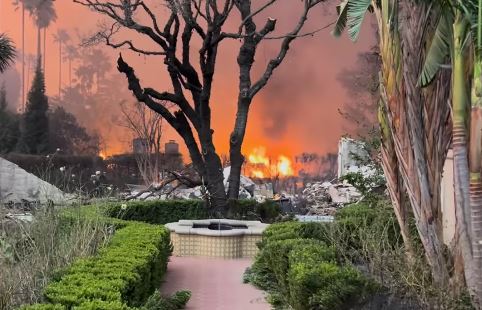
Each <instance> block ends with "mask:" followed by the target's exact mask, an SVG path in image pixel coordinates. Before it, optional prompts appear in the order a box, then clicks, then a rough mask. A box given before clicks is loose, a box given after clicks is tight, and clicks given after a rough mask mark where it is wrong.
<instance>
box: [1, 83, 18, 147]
mask: <svg viewBox="0 0 482 310" xmlns="http://www.w3.org/2000/svg"><path fill="white" fill-rule="evenodd" d="M7 107H8V102H7V90H6V88H5V83H3V84H2V88H0V154H5V153H10V152H12V151H14V150H15V147H16V145H17V141H18V136H19V126H18V125H19V122H18V116H17V115H16V114H14V113H12V112H10V111H8V110H7Z"/></svg>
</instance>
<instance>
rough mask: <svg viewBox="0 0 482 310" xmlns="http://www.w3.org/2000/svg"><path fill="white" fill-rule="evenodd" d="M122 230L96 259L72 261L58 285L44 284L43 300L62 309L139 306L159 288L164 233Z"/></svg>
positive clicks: (134, 227) (133, 226)
mask: <svg viewBox="0 0 482 310" xmlns="http://www.w3.org/2000/svg"><path fill="white" fill-rule="evenodd" d="M87 214H89V213H87ZM123 225H125V227H123V228H121V229H119V230H118V231H117V232H116V233H115V235H114V237H113V238H112V240H111V242H110V244H109V245H108V246H107V247H106V248H104V249H101V250H100V251H99V254H98V255H97V256H94V257H90V258H86V259H81V260H78V261H76V262H75V263H74V264H73V265H72V266H71V267H70V268H69V269H68V270H67V271H66V272H65V274H64V275H63V276H62V277H61V278H60V279H59V280H58V281H54V282H52V283H51V284H49V285H48V286H47V288H46V289H45V292H44V294H45V298H46V300H47V301H48V302H50V303H52V304H53V305H61V306H64V307H65V308H66V309H71V308H72V307H73V308H74V309H86V310H87V309H106V310H107V309H114V310H116V309H128V308H129V307H130V306H140V305H142V303H143V301H144V300H146V299H147V298H148V297H149V295H150V294H151V293H152V292H153V291H154V290H155V289H156V288H157V287H159V285H160V282H161V278H162V276H163V275H164V273H165V271H166V269H167V261H168V257H169V255H170V253H171V247H170V244H169V232H168V231H167V230H166V229H165V228H163V227H160V226H153V225H149V224H143V223H134V222H131V223H123ZM38 307H40V308H38ZM42 307H44V306H39V305H33V306H30V307H26V308H25V309H28V310H31V309H43V308H42ZM45 307H47V308H45V309H57V308H54V307H57V306H52V308H48V307H49V306H47V305H45ZM59 309H61V308H59Z"/></svg>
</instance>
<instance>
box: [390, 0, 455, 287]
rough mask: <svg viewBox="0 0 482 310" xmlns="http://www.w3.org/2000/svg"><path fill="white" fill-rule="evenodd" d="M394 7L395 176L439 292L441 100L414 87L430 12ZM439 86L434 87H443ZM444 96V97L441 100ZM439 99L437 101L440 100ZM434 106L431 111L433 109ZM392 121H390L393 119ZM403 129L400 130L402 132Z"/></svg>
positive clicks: (423, 6) (445, 137) (443, 266)
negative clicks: (400, 97) (398, 73)
mask: <svg viewBox="0 0 482 310" xmlns="http://www.w3.org/2000/svg"><path fill="white" fill-rule="evenodd" d="M397 3H399V5H400V15H399V25H400V42H401V59H402V73H403V90H404V99H405V100H404V102H403V103H402V107H400V109H403V111H402V112H403V113H404V114H401V115H399V116H400V118H399V119H398V121H399V122H400V123H401V124H400V125H399V126H400V127H401V129H403V130H404V131H405V132H402V134H401V135H400V138H399V141H395V142H396V143H397V144H398V145H396V151H397V156H398V158H399V162H400V164H401V165H402V167H401V169H400V171H401V173H402V176H403V179H404V185H405V187H406V189H407V192H408V197H409V199H410V202H411V205H412V210H413V214H414V217H415V221H416V223H417V230H418V233H419V235H420V239H421V241H422V244H423V247H424V249H425V256H426V259H427V262H428V263H429V265H430V267H431V268H432V277H433V281H434V282H435V283H436V284H437V285H438V286H439V287H441V288H442V287H447V285H448V284H449V269H448V265H447V262H446V260H445V257H444V244H443V241H442V240H443V237H442V231H443V230H442V225H441V223H442V221H441V212H440V195H439V192H440V191H439V187H440V174H441V171H442V167H443V162H444V159H445V156H446V153H447V145H448V141H449V133H446V132H445V127H444V124H445V123H446V118H445V112H447V111H448V109H447V107H446V101H445V100H446V96H445V100H440V97H441V94H445V93H444V91H445V89H443V87H439V81H437V83H435V84H434V87H433V88H431V89H428V90H426V91H424V92H422V90H421V89H420V87H419V86H418V78H419V72H421V69H422V65H423V63H422V57H421V56H422V55H423V53H424V52H425V49H426V42H427V39H428V38H427V34H428V31H430V29H432V28H433V25H431V24H427V17H426V16H427V15H428V13H429V10H430V6H429V5H428V4H427V3H425V2H423V1H415V0H407V1H402V2H398V1H397ZM443 82H444V81H440V83H443ZM445 95H446V94H445ZM442 97H443V96H442ZM434 106H437V109H434V108H433V107H434ZM394 119H395V118H394ZM404 127H405V128H404Z"/></svg>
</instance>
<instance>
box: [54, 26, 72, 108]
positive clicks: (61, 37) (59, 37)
mask: <svg viewBox="0 0 482 310" xmlns="http://www.w3.org/2000/svg"><path fill="white" fill-rule="evenodd" d="M69 40H70V36H69V34H68V32H67V31H65V30H64V29H58V30H57V33H56V34H54V42H56V43H58V44H59V100H60V99H62V98H61V96H62V45H63V44H64V43H67V42H68V41H69Z"/></svg>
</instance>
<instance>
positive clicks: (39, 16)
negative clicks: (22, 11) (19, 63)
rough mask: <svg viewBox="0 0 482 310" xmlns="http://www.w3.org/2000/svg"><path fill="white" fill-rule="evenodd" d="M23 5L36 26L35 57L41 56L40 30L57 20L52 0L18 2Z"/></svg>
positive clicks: (23, 0) (24, 0)
mask: <svg viewBox="0 0 482 310" xmlns="http://www.w3.org/2000/svg"><path fill="white" fill-rule="evenodd" d="M20 1H22V2H23V3H24V4H25V8H26V9H27V11H29V13H30V16H31V17H33V19H34V21H35V24H36V25H37V57H38V58H39V59H40V57H41V56H42V51H41V46H42V44H41V29H45V28H47V27H48V26H49V25H50V23H51V22H53V21H55V20H56V19H57V14H56V13H55V8H54V0H20ZM44 58H45V57H44Z"/></svg>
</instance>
